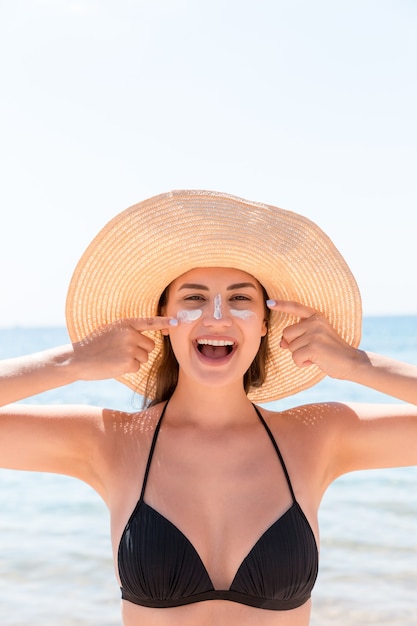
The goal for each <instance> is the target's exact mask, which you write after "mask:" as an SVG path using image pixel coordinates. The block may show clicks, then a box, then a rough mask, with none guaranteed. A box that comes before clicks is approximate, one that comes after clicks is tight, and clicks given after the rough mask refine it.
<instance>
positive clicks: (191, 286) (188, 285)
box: [178, 283, 209, 291]
mask: <svg viewBox="0 0 417 626" xmlns="http://www.w3.org/2000/svg"><path fill="white" fill-rule="evenodd" d="M181 289H199V290H200V291H208V290H209V288H208V287H207V286H206V285H199V284H198V283H184V284H183V285H181V287H178V291H181Z"/></svg>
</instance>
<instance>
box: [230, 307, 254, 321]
mask: <svg viewBox="0 0 417 626" xmlns="http://www.w3.org/2000/svg"><path fill="white" fill-rule="evenodd" d="M230 315H233V317H238V318H239V319H241V320H248V319H249V318H251V317H256V313H254V312H253V311H250V310H249V309H243V310H240V309H230Z"/></svg>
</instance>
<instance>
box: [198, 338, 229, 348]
mask: <svg viewBox="0 0 417 626" xmlns="http://www.w3.org/2000/svg"><path fill="white" fill-rule="evenodd" d="M197 343H198V344H199V345H200V346H233V341H224V340H223V339H198V340H197Z"/></svg>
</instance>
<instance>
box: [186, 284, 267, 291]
mask: <svg viewBox="0 0 417 626" xmlns="http://www.w3.org/2000/svg"><path fill="white" fill-rule="evenodd" d="M248 287H251V288H252V289H256V285H255V284H254V283H234V284H233V285H229V287H226V290H227V291H234V290H235V289H247V288H248ZM181 289H198V290H200V291H209V288H208V287H207V285H200V284H199V283H184V284H183V285H181V287H178V291H181Z"/></svg>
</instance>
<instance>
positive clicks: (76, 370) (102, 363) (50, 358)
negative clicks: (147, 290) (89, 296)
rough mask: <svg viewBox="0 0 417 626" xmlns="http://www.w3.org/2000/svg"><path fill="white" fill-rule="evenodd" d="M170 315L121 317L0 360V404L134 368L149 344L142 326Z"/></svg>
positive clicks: (158, 326)
mask: <svg viewBox="0 0 417 626" xmlns="http://www.w3.org/2000/svg"><path fill="white" fill-rule="evenodd" d="M169 322H170V318H167V317H154V318H148V319H131V320H120V321H117V322H114V323H113V324H110V325H109V326H105V327H103V328H101V329H98V330H97V331H95V332H94V333H93V334H92V335H90V336H88V337H86V338H85V339H83V340H82V341H80V342H78V343H75V344H69V345H65V346H60V347H58V348H54V349H52V350H45V351H44V352H39V353H36V354H32V355H29V356H23V357H18V358H14V359H8V360H5V361H1V362H0V406H4V405H6V404H9V403H11V402H17V401H18V400H22V399H24V398H28V397H31V396H33V395H36V394H38V393H41V392H43V391H48V390H49V389H55V388H57V387H62V386H63V385H68V384H69V383H73V382H76V381H78V380H104V379H108V378H116V377H117V376H120V375H122V374H126V373H128V372H136V371H137V370H138V368H139V367H140V364H141V363H145V362H146V361H147V359H148V354H149V352H151V351H152V350H153V348H154V342H153V341H152V339H150V338H149V337H147V336H146V335H144V334H143V331H145V330H162V329H164V328H169Z"/></svg>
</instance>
